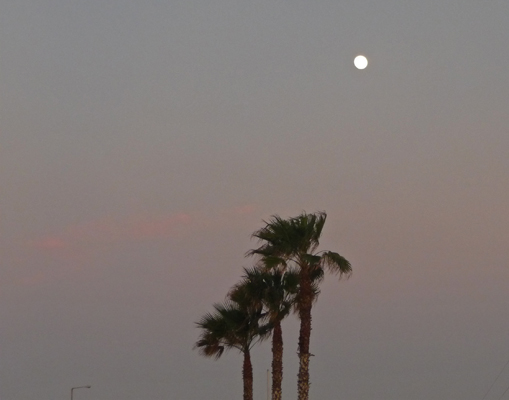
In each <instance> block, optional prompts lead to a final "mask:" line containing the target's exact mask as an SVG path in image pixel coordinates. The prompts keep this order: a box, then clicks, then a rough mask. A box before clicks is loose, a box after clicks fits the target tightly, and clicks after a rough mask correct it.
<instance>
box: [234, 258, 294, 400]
mask: <svg viewBox="0 0 509 400" xmlns="http://www.w3.org/2000/svg"><path fill="white" fill-rule="evenodd" d="M244 273H245V274H244V276H243V279H242V281H241V282H240V283H238V284H237V285H236V286H234V287H233V289H232V291H231V293H230V297H231V298H232V299H234V300H235V299H238V300H239V301H242V302H244V301H248V302H249V301H250V302H252V303H253V305H254V307H260V306H262V307H263V309H264V313H265V317H266V319H267V320H268V323H269V326H270V327H271V329H272V400H281V397H282V388H281V385H282V381H283V331H282V329H281V321H282V320H283V319H284V318H285V317H286V316H288V314H289V313H290V311H291V309H292V307H293V304H294V301H295V296H296V294H297V288H298V275H297V274H296V273H295V272H294V271H292V270H290V269H288V270H286V271H283V270H281V269H267V268H265V267H264V266H263V265H259V266H257V267H255V268H251V269H244Z"/></svg>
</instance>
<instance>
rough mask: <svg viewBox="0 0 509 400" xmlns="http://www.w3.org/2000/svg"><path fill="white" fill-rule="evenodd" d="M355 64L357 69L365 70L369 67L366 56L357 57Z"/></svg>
mask: <svg viewBox="0 0 509 400" xmlns="http://www.w3.org/2000/svg"><path fill="white" fill-rule="evenodd" d="M353 63H354V65H355V67H356V68H357V69H364V68H366V67H367V66H368V59H367V58H366V57H364V56H357V57H355V59H354V60H353Z"/></svg>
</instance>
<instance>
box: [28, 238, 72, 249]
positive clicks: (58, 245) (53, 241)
mask: <svg viewBox="0 0 509 400" xmlns="http://www.w3.org/2000/svg"><path fill="white" fill-rule="evenodd" d="M32 245H33V247H35V248H37V249H40V250H58V249H63V248H64V247H66V242H65V241H64V240H63V239H61V238H59V237H56V236H48V237H43V238H40V239H36V240H34V241H32Z"/></svg>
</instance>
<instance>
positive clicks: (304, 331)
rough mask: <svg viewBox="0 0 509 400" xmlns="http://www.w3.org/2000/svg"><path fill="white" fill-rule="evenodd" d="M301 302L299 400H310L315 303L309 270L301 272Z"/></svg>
mask: <svg viewBox="0 0 509 400" xmlns="http://www.w3.org/2000/svg"><path fill="white" fill-rule="evenodd" d="M300 275H301V278H300V284H301V287H300V296H299V297H300V299H299V300H300V301H299V303H300V304H299V318H300V332H299V375H298V400H308V399H309V357H310V354H309V340H310V337H311V305H312V303H313V289H312V286H311V278H310V276H309V271H307V268H306V269H304V270H301V274H300Z"/></svg>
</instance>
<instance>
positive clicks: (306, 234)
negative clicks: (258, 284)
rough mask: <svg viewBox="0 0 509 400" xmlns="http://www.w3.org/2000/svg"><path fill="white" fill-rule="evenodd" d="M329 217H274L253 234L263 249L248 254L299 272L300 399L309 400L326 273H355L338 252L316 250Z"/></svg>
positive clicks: (272, 264) (273, 264)
mask: <svg viewBox="0 0 509 400" xmlns="http://www.w3.org/2000/svg"><path fill="white" fill-rule="evenodd" d="M326 218H327V214H326V213H325V212H317V213H312V214H307V213H305V212H304V213H302V214H301V215H299V216H297V217H294V218H289V219H283V218H281V217H279V216H278V215H274V216H272V218H271V219H270V220H269V221H268V222H266V225H265V227H263V228H261V229H260V230H258V231H256V232H254V233H253V237H255V238H257V239H258V240H259V241H260V242H261V243H262V244H261V246H260V247H258V248H256V249H253V250H251V251H249V252H248V255H257V256H260V257H261V261H262V262H263V263H264V264H265V265H267V266H268V267H271V268H287V267H290V266H291V267H294V268H296V269H297V271H298V275H299V290H298V293H297V297H296V300H295V307H296V310H297V313H298V315H299V319H300V332H299V347H298V348H299V350H298V353H299V374H298V400H308V399H309V358H310V353H309V341H310V336H311V307H312V304H313V302H314V301H315V300H316V297H317V296H318V293H319V291H318V283H319V282H320V281H321V279H323V277H324V272H325V270H328V271H329V272H332V273H335V274H338V275H339V276H340V277H341V276H343V275H345V274H346V275H349V274H350V273H351V271H352V268H351V265H350V263H349V262H348V261H347V260H346V259H345V258H344V257H342V256H341V255H339V254H338V253H335V252H332V251H319V252H317V251H316V250H317V247H318V245H319V243H320V236H321V234H322V230H323V227H324V225H325V220H326Z"/></svg>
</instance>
